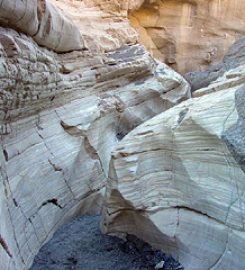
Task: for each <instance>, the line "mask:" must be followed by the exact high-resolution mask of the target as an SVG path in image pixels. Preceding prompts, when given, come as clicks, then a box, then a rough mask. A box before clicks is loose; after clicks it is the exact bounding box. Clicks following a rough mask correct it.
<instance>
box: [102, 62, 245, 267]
mask: <svg viewBox="0 0 245 270" xmlns="http://www.w3.org/2000/svg"><path fill="white" fill-rule="evenodd" d="M242 70H243V71H242ZM240 72H243V74H244V68H242V67H241V70H240ZM229 74H231V71H230V73H229ZM229 74H227V75H226V76H227V77H223V86H224V87H223V89H222V87H220V88H219V89H216V91H215V92H214V93H212V92H213V88H214V87H213V88H212V87H211V86H210V87H211V88H212V89H211V90H212V91H201V90H200V92H202V93H203V94H205V95H204V96H202V97H199V98H195V99H191V100H188V101H185V102H183V103H181V104H180V105H177V106H175V107H174V108H171V109H169V110H168V111H166V112H164V113H161V114H160V115H158V116H156V117H154V118H153V119H150V120H149V121H147V122H145V123H143V124H142V125H140V126H139V127H137V128H136V129H134V130H133V131H132V132H130V133H129V134H128V135H127V136H126V137H125V138H123V140H122V141H121V142H120V143H119V144H118V146H117V147H116V149H115V150H114V151H113V154H112V159H111V163H110V172H109V183H108V186H107V192H106V196H107V204H106V206H105V211H104V219H103V223H102V228H103V230H104V231H105V232H106V233H113V234H115V233H119V234H120V233H129V234H135V235H136V236H138V237H140V238H142V239H144V240H145V241H147V242H149V243H151V244H152V245H153V246H155V247H158V248H162V249H163V250H164V251H166V252H169V253H172V254H174V255H175V258H176V259H179V260H180V262H181V263H182V264H183V265H184V267H185V269H188V270H192V269H193V270H196V269H200V270H202V269H203V270H206V269H212V270H214V269H242V268H243V267H244V265H243V256H244V255H243V254H244V248H245V241H244V240H245V227H244V226H245V197H244V190H245V171H244V165H245V161H244V159H245V152H244V150H245V147H244V142H245V140H244V136H245V129H244V126H245V118H244V102H245V87H244V81H240V84H239V83H238V81H239V80H237V82H236V84H232V83H230V84H229V83H227V82H226V80H227V78H229ZM234 74H236V72H235V71H234V72H233V75H234ZM233 77H234V76H233ZM238 77H239V76H238V75H237V78H238ZM219 84H220V85H221V79H220V81H219ZM206 93H209V94H206Z"/></svg>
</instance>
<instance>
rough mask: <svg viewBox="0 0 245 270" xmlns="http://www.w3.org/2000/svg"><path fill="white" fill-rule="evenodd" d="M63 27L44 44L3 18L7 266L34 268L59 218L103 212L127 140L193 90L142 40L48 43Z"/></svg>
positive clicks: (2, 197)
mask: <svg viewBox="0 0 245 270" xmlns="http://www.w3.org/2000/svg"><path fill="white" fill-rule="evenodd" d="M6 3H7V2H6ZM16 3H17V2H16ZM9 4H10V3H9ZM53 9H54V8H53V7H52V9H50V12H51V13H52V12H53V11H52V10H53ZM6 14H7V13H6ZM45 14H46V13H45ZM57 14H59V12H57V11H56V10H54V13H52V16H51V18H53V16H56V15H57ZM10 15H11V14H10ZM45 16H46V15H45ZM45 16H44V17H45ZM62 18H63V17H62ZM33 20H34V17H33ZM14 23H15V24H16V25H17V22H14ZM30 23H31V21H30ZM10 25H11V26H12V24H10ZM23 27H24V26H23ZM14 28H16V27H14ZM53 30H55V29H53ZM23 31H24V30H23ZM69 31H70V34H71V35H73V33H72V31H73V30H72V29H71V30H69ZM74 31H75V32H76V31H77V30H76V29H75V30H74ZM25 32H27V31H25ZM56 32H57V33H56V34H57V35H55V33H53V34H52V32H50V35H49V36H47V40H45V39H43V40H39V39H38V38H34V39H35V40H36V41H37V42H38V43H39V44H38V43H36V42H34V41H33V39H32V38H31V37H28V36H26V35H25V34H23V33H18V32H16V31H15V30H13V29H10V28H0V126H1V128H0V131H1V146H0V162H1V170H0V171H1V174H0V217H1V222H0V261H1V268H2V267H3V269H8V270H24V269H28V268H29V266H30V265H31V263H32V261H33V258H34V256H35V255H36V254H37V252H38V250H39V249H40V247H41V246H42V245H43V244H44V243H45V242H47V241H48V240H49V239H50V237H52V235H53V233H54V232H55V231H56V230H57V228H58V227H59V226H61V225H62V224H64V223H65V222H67V221H69V220H70V219H72V218H73V217H75V216H77V215H81V214H85V213H98V212H100V211H101V205H102V201H103V198H104V190H105V184H106V179H107V176H108V171H109V162H110V159H111V151H112V149H113V148H114V147H115V145H116V144H117V143H118V141H119V140H120V139H121V138H122V137H123V136H125V135H126V134H127V133H128V132H129V131H131V130H132V129H133V128H135V127H136V126H137V125H139V124H141V123H142V122H144V121H146V120H148V119H149V118H151V117H153V116H155V115H156V114H159V113H160V112H162V111H164V110H166V109H168V108H169V107H171V106H174V105H175V104H177V103H179V102H180V101H181V100H183V99H186V98H189V97H190V87H189V85H188V83H187V82H186V81H185V80H184V79H183V78H182V77H181V76H180V75H178V74H177V73H175V72H174V71H172V70H171V69H170V68H169V67H167V66H166V65H164V64H161V63H158V62H156V61H155V60H154V59H153V58H152V57H151V56H150V54H149V53H148V52H147V51H146V50H145V49H144V47H143V46H141V45H133V46H128V45H125V46H122V47H121V48H120V49H117V50H115V51H111V52H108V53H92V52H91V51H88V50H86V51H81V50H79V51H72V52H69V53H63V54H60V53H56V52H54V51H51V50H48V49H47V48H43V47H41V46H39V45H45V46H47V47H48V48H50V47H52V46H53V45H54V47H53V49H55V46H56V45H55V44H56V38H57V37H58V36H60V37H61V40H64V41H65V36H66V32H67V31H64V32H63V31H61V28H56ZM79 35H80V34H79ZM40 36H41V35H40ZM52 36H53V38H54V40H53V42H52ZM71 41H72V40H71ZM49 42H51V43H49ZM62 43H63V41H62V42H61V43H60V44H59V45H60V46H63V45H62ZM50 44H51V45H52V46H49V45H50ZM67 45H68V44H67ZM74 45H75V44H74ZM57 48H58V47H57ZM60 48H61V47H60ZM62 48H65V47H62ZM66 48H67V47H66ZM70 49H71V48H70ZM65 50H66V49H65Z"/></svg>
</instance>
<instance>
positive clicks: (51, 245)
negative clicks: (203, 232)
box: [30, 216, 184, 270]
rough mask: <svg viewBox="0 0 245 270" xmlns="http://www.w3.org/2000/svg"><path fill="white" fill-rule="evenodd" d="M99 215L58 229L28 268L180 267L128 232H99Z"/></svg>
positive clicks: (180, 269) (117, 269) (109, 269)
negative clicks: (124, 237) (121, 235)
mask: <svg viewBox="0 0 245 270" xmlns="http://www.w3.org/2000/svg"><path fill="white" fill-rule="evenodd" d="M99 222H100V216H82V217H80V218H78V219H75V220H73V221H72V222H70V223H68V224H67V225H65V226H63V227H62V228H61V229H60V230H58V231H57V232H56V233H55V235H54V237H53V238H52V239H51V240H50V241H49V242H48V243H47V244H46V245H44V246H43V248H42V249H41V250H40V252H39V254H38V255H37V256H36V258H35V260H34V263H33V266H32V267H31V268H30V270H71V269H74V270H75V269H76V270H126V269H127V270H151V269H155V266H156V265H157V264H159V262H161V261H164V266H163V267H162V268H158V269H164V270H183V269H184V268H183V267H182V266H181V265H180V264H179V263H178V262H177V261H175V260H174V259H173V258H172V257H171V256H167V255H164V254H163V253H162V252H160V251H154V250H153V249H152V248H151V247H150V246H149V245H148V244H146V243H144V242H142V241H140V240H139V239H137V238H135V237H133V236H128V237H127V240H126V241H123V240H121V239H119V238H116V237H112V236H108V235H103V234H102V233H101V232H100V229H99Z"/></svg>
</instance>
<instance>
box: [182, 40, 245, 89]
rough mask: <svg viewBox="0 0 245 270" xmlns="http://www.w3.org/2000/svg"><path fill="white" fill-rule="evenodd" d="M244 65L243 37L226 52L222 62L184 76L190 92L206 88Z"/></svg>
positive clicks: (244, 47) (244, 44)
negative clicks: (228, 72) (189, 86)
mask: <svg viewBox="0 0 245 270" xmlns="http://www.w3.org/2000/svg"><path fill="white" fill-rule="evenodd" d="M242 65H245V37H241V38H239V39H238V40H237V41H236V42H235V43H234V44H233V45H232V46H231V48H230V49H229V50H228V52H227V53H226V55H225V56H224V58H223V61H222V62H221V63H219V64H216V65H211V66H209V67H208V68H207V69H206V70H204V71H193V72H189V73H187V74H185V75H184V77H185V78H186V80H187V81H188V82H189V83H190V85H191V90H192V92H194V91H196V90H198V89H200V88H203V87H207V86H208V85H209V84H210V83H212V82H214V81H215V80H217V79H218V78H219V77H221V76H222V75H223V74H224V73H225V72H227V71H229V70H231V69H235V68H237V67H239V66H242Z"/></svg>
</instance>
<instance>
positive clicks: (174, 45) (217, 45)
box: [129, 0, 245, 73]
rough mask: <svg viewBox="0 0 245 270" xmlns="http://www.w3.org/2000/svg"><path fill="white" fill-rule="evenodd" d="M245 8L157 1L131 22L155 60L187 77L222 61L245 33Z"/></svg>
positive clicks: (194, 0) (195, 0)
mask: <svg viewBox="0 0 245 270" xmlns="http://www.w3.org/2000/svg"><path fill="white" fill-rule="evenodd" d="M244 8H245V2H244V1H243V0H235V1H229V0H223V1H220V0H211V1H206V0H191V1H190V0H184V1H180V0H162V1H161V0H154V1H144V3H143V4H142V6H141V7H140V8H139V9H138V10H136V11H133V12H130V16H129V19H130V22H131V24H132V25H133V26H134V28H135V29H136V30H137V32H138V33H139V41H140V42H141V43H142V44H144V45H145V46H146V48H147V49H148V51H150V52H151V53H152V54H153V55H154V57H156V58H158V59H159V60H161V61H163V62H165V63H167V64H169V65H171V67H173V68H174V69H175V70H177V71H179V72H181V73H186V72H190V71H193V70H203V69H205V68H207V66H209V65H210V64H215V63H217V62H219V61H221V59H222V57H223V56H224V54H225V53H226V52H227V49H228V47H229V46H230V45H231V44H232V43H233V42H234V41H235V40H236V39H237V38H238V37H239V36H241V35H244V33H245V32H244V29H245V28H244V26H245V22H244Z"/></svg>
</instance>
